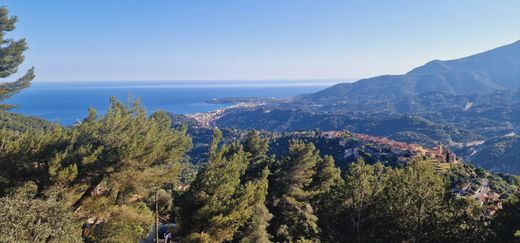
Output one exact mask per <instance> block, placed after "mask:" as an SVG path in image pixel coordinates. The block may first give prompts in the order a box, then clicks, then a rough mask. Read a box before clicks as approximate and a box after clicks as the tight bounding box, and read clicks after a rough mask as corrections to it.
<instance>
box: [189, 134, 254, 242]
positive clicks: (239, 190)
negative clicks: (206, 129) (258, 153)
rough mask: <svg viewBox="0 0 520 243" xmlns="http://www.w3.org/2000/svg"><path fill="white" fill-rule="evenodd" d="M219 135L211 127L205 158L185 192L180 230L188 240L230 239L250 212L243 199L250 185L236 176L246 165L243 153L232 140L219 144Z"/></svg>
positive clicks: (248, 192) (242, 171)
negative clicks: (219, 145) (211, 138)
mask: <svg viewBox="0 0 520 243" xmlns="http://www.w3.org/2000/svg"><path fill="white" fill-rule="evenodd" d="M221 138H222V133H221V132H220V131H219V130H217V131H215V133H214V136H213V141H212V144H211V146H210V156H209V161H208V162H207V164H206V165H205V166H204V168H203V169H202V170H201V171H200V172H199V174H198V175H197V177H196V179H195V181H194V182H193V183H192V184H191V186H190V189H189V190H188V192H186V196H185V199H184V205H183V211H184V212H183V213H182V215H181V217H182V218H181V222H182V223H181V227H182V228H181V230H182V234H185V235H186V236H187V239H189V240H190V241H194V242H195V241H204V239H207V240H210V241H217V242H219V241H225V240H231V239H233V236H234V234H235V233H236V231H237V229H238V228H239V227H241V226H243V225H244V224H245V223H246V221H247V220H248V219H249V218H250V217H251V214H252V211H251V210H248V206H249V203H248V202H247V200H248V199H249V198H248V197H251V196H252V195H251V193H252V191H251V187H252V186H251V185H250V184H249V185H242V184H241V180H240V178H241V177H242V175H243V174H244V173H245V171H246V169H247V158H246V154H245V152H244V151H243V149H242V146H241V145H239V144H236V143H235V144H233V145H223V146H222V147H220V148H219V147H218V144H220V139H221ZM253 193H254V192H253Z"/></svg>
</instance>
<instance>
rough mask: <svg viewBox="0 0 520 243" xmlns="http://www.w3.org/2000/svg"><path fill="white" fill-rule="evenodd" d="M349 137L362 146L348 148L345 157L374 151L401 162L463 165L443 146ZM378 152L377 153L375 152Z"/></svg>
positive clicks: (332, 134) (333, 133)
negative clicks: (416, 159)
mask: <svg viewBox="0 0 520 243" xmlns="http://www.w3.org/2000/svg"><path fill="white" fill-rule="evenodd" d="M321 135H322V136H324V137H328V138H337V137H343V136H345V133H344V132H338V131H331V132H322V133H321ZM348 135H349V136H351V137H352V138H354V139H356V140H358V141H359V142H360V143H361V144H360V146H356V147H352V148H348V149H347V150H345V157H349V156H356V157H357V156H359V153H360V151H367V150H368V151H373V152H374V153H378V154H379V153H382V152H387V153H391V154H394V155H397V156H398V157H397V159H398V161H399V162H406V161H407V160H409V159H410V158H413V157H424V158H430V159H434V160H435V161H438V162H440V163H450V164H458V165H461V164H462V162H461V161H460V160H459V158H457V156H456V155H455V153H453V152H451V151H449V150H447V149H445V148H444V146H443V145H442V144H438V145H437V146H436V147H435V148H426V147H424V146H421V145H419V144H413V143H411V144H410V143H403V142H398V141H395V140H391V139H388V138H384V137H376V136H370V135H366V134H357V133H349V134H348ZM374 150H376V151H374Z"/></svg>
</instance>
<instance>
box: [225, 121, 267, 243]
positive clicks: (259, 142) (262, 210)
mask: <svg viewBox="0 0 520 243" xmlns="http://www.w3.org/2000/svg"><path fill="white" fill-rule="evenodd" d="M243 146H244V151H245V152H246V155H247V158H248V163H249V165H248V169H247V170H246V174H245V175H244V180H246V181H255V185H256V188H252V189H254V190H255V191H256V192H254V193H255V204H254V205H253V209H252V210H253V214H252V216H251V219H249V221H248V222H247V223H246V225H245V226H244V227H242V228H241V229H239V232H237V234H236V235H235V239H237V240H238V241H239V242H244V243H249V242H262V243H265V242H270V240H269V238H270V235H269V233H268V232H267V227H268V226H269V221H270V220H271V219H272V217H273V215H272V214H271V213H270V212H269V209H268V208H267V207H266V205H265V203H266V197H267V191H268V180H267V177H268V175H269V165H270V164H271V163H272V162H273V160H274V159H273V158H269V157H268V155H267V151H268V150H269V140H268V139H265V138H261V137H260V135H259V133H258V132H256V131H251V132H250V133H249V134H248V135H247V137H246V139H245V141H244V145H243Z"/></svg>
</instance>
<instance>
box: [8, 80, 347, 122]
mask: <svg viewBox="0 0 520 243" xmlns="http://www.w3.org/2000/svg"><path fill="white" fill-rule="evenodd" d="M334 83H337V81H332V80H311V81H309V80H305V81H298V80H291V81H287V80H281V81H277V80H261V81H128V82H124V81H106V82H103V81H91V82H78V81H75V82H72V81H70V82H67V81H53V82H43V81H40V82H38V81H34V82H33V84H32V85H31V87H30V88H27V89H24V90H22V92H20V93H19V94H16V95H14V96H12V97H11V98H9V99H8V100H6V101H4V102H3V103H8V104H12V105H15V108H14V109H12V110H11V112H16V113H21V114H24V115H27V116H36V117H40V118H43V119H46V120H48V121H51V122H55V123H60V124H62V125H72V124H74V123H75V122H77V121H80V120H82V119H83V118H85V117H86V115H87V113H88V109H89V108H95V109H96V110H97V111H98V113H99V114H103V113H105V112H106V111H107V108H108V105H109V100H110V97H112V96H114V97H116V98H117V99H119V100H121V101H128V100H129V99H139V100H141V103H142V104H143V105H144V107H145V108H146V109H147V111H148V112H153V111H156V110H164V111H168V112H171V113H173V114H190V113H198V112H207V111H213V110H216V109H221V108H226V107H228V106H231V105H232V104H211V103H207V102H206V101H208V100H211V99H213V98H232V97H266V98H270V97H274V98H284V97H291V96H295V95H299V94H306V93H312V92H316V91H319V90H321V89H323V88H326V87H329V86H331V85H333V84H334Z"/></svg>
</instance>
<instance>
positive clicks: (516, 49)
mask: <svg viewBox="0 0 520 243" xmlns="http://www.w3.org/2000/svg"><path fill="white" fill-rule="evenodd" d="M519 87H520V41H517V42H515V43H512V44H509V45H506V46H502V47H498V48H495V49H492V50H489V51H486V52H483V53H480V54H476V55H472V56H468V57H464V58H460V59H455V60H448V61H441V60H434V61H431V62H428V63H426V64H425V65H423V66H420V67H417V68H415V69H413V70H411V71H410V72H408V73H406V74H403V75H383V76H378V77H373V78H368V79H362V80H359V81H357V82H355V83H341V84H337V85H334V86H332V87H330V88H327V89H324V90H321V91H319V92H316V93H313V94H309V95H304V96H300V98H301V99H303V100H305V101H314V102H336V101H342V100H343V101H344V100H349V101H351V102H365V101H374V100H389V99H396V98H402V97H408V96H413V95H418V94H422V93H427V92H442V93H447V94H453V95H456V94H485V93H489V92H492V91H497V90H505V89H515V88H519Z"/></svg>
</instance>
